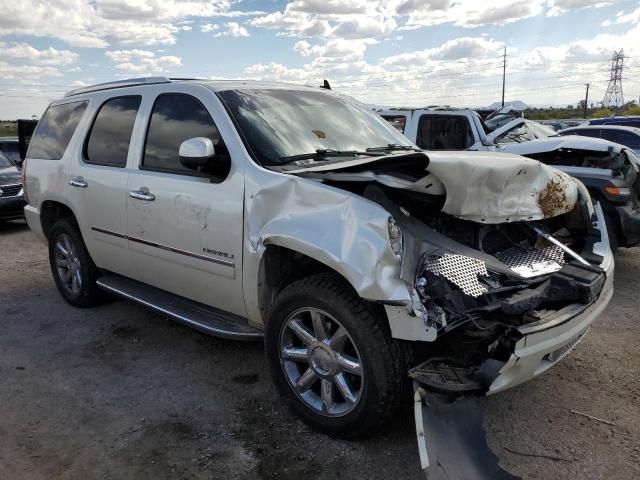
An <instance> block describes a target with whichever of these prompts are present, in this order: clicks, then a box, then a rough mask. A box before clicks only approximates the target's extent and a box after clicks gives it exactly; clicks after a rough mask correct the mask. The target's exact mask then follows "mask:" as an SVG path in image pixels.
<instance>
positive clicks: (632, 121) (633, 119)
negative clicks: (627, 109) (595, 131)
mask: <svg viewBox="0 0 640 480" xmlns="http://www.w3.org/2000/svg"><path fill="white" fill-rule="evenodd" d="M589 125H620V126H626V127H636V128H640V116H638V115H627V116H624V115H620V116H617V117H607V118H596V119H593V120H590V121H589Z"/></svg>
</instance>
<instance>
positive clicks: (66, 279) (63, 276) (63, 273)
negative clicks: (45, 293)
mask: <svg viewBox="0 0 640 480" xmlns="http://www.w3.org/2000/svg"><path fill="white" fill-rule="evenodd" d="M58 275H59V276H60V280H62V283H63V284H65V285H69V284H70V283H71V270H69V269H66V270H63V269H58Z"/></svg>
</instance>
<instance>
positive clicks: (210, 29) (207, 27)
mask: <svg viewBox="0 0 640 480" xmlns="http://www.w3.org/2000/svg"><path fill="white" fill-rule="evenodd" d="M219 28H220V25H217V24H215V23H206V24H204V25H200V31H201V32H203V33H209V32H213V31H215V30H218V29H219Z"/></svg>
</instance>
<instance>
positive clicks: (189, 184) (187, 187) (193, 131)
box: [127, 87, 246, 316]
mask: <svg viewBox="0 0 640 480" xmlns="http://www.w3.org/2000/svg"><path fill="white" fill-rule="evenodd" d="M185 88H186V89H187V91H189V90H188V87H185ZM210 112H216V113H218V115H221V114H223V113H222V112H223V110H222V106H221V105H220V103H219V101H218V100H217V98H216V97H215V96H214V95H213V93H205V94H203V95H200V98H196V96H194V95H192V94H188V93H185V92H176V93H162V94H160V95H158V96H157V97H156V98H155V100H154V102H153V106H152V107H151V115H150V120H149V125H148V130H147V135H146V139H145V143H144V147H143V148H142V152H141V159H140V168H139V169H138V170H135V171H132V172H131V174H130V175H129V179H128V186H127V189H128V197H127V211H128V237H129V248H130V251H131V254H132V256H133V262H134V264H135V267H136V276H137V279H138V280H140V281H142V282H144V283H147V284H150V285H153V286H155V287H158V288H161V289H163V290H166V291H168V292H171V293H175V294H177V295H180V296H183V297H186V298H189V299H191V300H195V301H198V302H201V303H205V304H209V305H213V306H215V307H217V308H220V309H222V310H226V311H228V312H231V313H235V314H238V315H242V316H244V315H246V310H245V307H244V301H243V296H242V226H243V194H244V193H243V192H244V169H243V166H242V165H240V166H239V165H238V163H236V162H234V160H233V158H232V166H231V171H230V173H229V175H228V176H227V177H226V178H225V179H224V180H223V181H221V182H218V183H213V182H212V181H211V179H210V177H208V176H206V175H203V174H199V173H197V172H195V171H193V170H189V169H187V168H185V167H183V166H182V165H181V164H180V160H179V156H178V151H179V148H180V144H181V143H182V142H183V141H185V140H187V139H189V138H194V137H207V138H210V139H211V140H212V141H213V143H214V145H221V144H222V142H223V139H222V137H221V135H220V132H219V131H218V128H217V127H216V124H215V122H214V120H213V118H214V117H212V115H211V113H210Z"/></svg>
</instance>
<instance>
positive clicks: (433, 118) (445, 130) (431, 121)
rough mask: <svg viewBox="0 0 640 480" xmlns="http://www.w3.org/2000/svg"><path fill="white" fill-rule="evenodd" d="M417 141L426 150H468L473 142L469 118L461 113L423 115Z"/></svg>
mask: <svg viewBox="0 0 640 480" xmlns="http://www.w3.org/2000/svg"><path fill="white" fill-rule="evenodd" d="M416 143H417V145H418V146H419V147H420V148H424V149H425V150H466V149H467V148H469V147H470V146H471V145H472V144H473V140H472V136H471V129H470V127H469V120H468V119H467V118H466V117H463V116H460V115H451V116H446V115H422V116H421V117H420V123H419V124H418V138H417V142H416Z"/></svg>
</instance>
